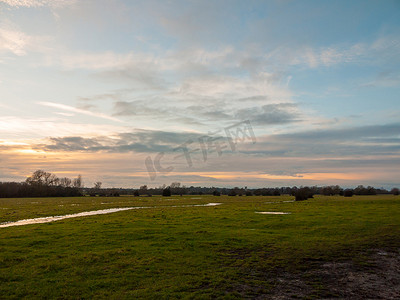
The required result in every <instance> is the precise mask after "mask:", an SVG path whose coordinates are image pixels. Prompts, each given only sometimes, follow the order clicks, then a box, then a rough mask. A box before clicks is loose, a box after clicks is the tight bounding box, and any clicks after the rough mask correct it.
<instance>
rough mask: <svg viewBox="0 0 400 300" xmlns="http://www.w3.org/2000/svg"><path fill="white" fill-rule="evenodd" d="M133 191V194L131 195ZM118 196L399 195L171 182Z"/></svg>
mask: <svg viewBox="0 0 400 300" xmlns="http://www.w3.org/2000/svg"><path fill="white" fill-rule="evenodd" d="M132 191H133V193H132ZM120 194H121V195H124V194H127V195H128V194H130V195H132V194H133V195H134V196H152V195H162V196H171V195H214V196H220V195H228V196H280V195H291V196H295V197H296V199H297V200H305V199H308V198H312V197H313V196H314V195H324V196H334V195H340V196H345V197H351V196H353V195H378V194H393V195H399V189H398V188H393V189H392V190H390V191H389V190H386V189H382V188H374V187H371V186H367V187H364V186H363V185H359V186H357V187H356V188H353V189H343V188H341V187H340V186H338V185H332V186H323V187H318V186H311V187H308V186H306V187H303V186H301V187H296V186H294V187H276V188H257V189H249V188H247V187H244V188H239V187H234V188H218V187H195V186H190V187H187V186H184V185H181V184H180V183H179V182H173V183H172V184H171V185H169V186H166V185H162V186H160V187H155V188H148V187H147V185H143V186H141V187H140V188H139V189H135V190H132V189H127V190H124V189H121V190H120Z"/></svg>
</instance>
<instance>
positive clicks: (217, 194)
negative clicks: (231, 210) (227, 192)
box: [213, 190, 221, 196]
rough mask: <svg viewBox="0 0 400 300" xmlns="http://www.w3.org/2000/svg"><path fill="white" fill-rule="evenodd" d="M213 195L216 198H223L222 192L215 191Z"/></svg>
mask: <svg viewBox="0 0 400 300" xmlns="http://www.w3.org/2000/svg"><path fill="white" fill-rule="evenodd" d="M213 195H214V196H221V192H220V191H217V190H215V191H214V192H213Z"/></svg>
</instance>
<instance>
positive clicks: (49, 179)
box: [0, 170, 83, 198]
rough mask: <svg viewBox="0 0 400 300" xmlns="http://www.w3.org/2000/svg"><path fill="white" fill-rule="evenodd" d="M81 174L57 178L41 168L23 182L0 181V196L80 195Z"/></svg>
mask: <svg viewBox="0 0 400 300" xmlns="http://www.w3.org/2000/svg"><path fill="white" fill-rule="evenodd" d="M82 185H83V182H82V177H81V175H78V177H77V178H75V179H70V178H67V177H63V178H58V177H57V176H56V175H54V174H52V173H48V172H45V171H43V170H37V171H35V172H34V173H33V174H32V176H30V177H28V178H27V179H26V180H25V182H0V198H21V197H74V196H81V195H82V193H81V188H82Z"/></svg>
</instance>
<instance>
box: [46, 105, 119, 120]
mask: <svg viewBox="0 0 400 300" xmlns="http://www.w3.org/2000/svg"><path fill="white" fill-rule="evenodd" d="M38 104H40V105H43V106H48V107H53V108H57V109H61V110H64V111H69V112H73V113H77V114H83V115H87V116H92V117H97V118H102V119H106V120H110V121H115V122H123V121H121V120H119V119H117V118H115V117H111V116H109V115H106V114H103V113H100V112H93V111H89V110H84V109H80V108H76V107H73V106H69V105H65V104H60V103H54V102H38Z"/></svg>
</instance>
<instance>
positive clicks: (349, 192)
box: [343, 189, 354, 197]
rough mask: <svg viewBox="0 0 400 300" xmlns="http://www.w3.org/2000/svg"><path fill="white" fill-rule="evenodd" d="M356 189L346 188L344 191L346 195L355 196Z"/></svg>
mask: <svg viewBox="0 0 400 300" xmlns="http://www.w3.org/2000/svg"><path fill="white" fill-rule="evenodd" d="M353 195H354V191H353V190H352V189H346V190H344V191H343V196H345V197H353Z"/></svg>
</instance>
